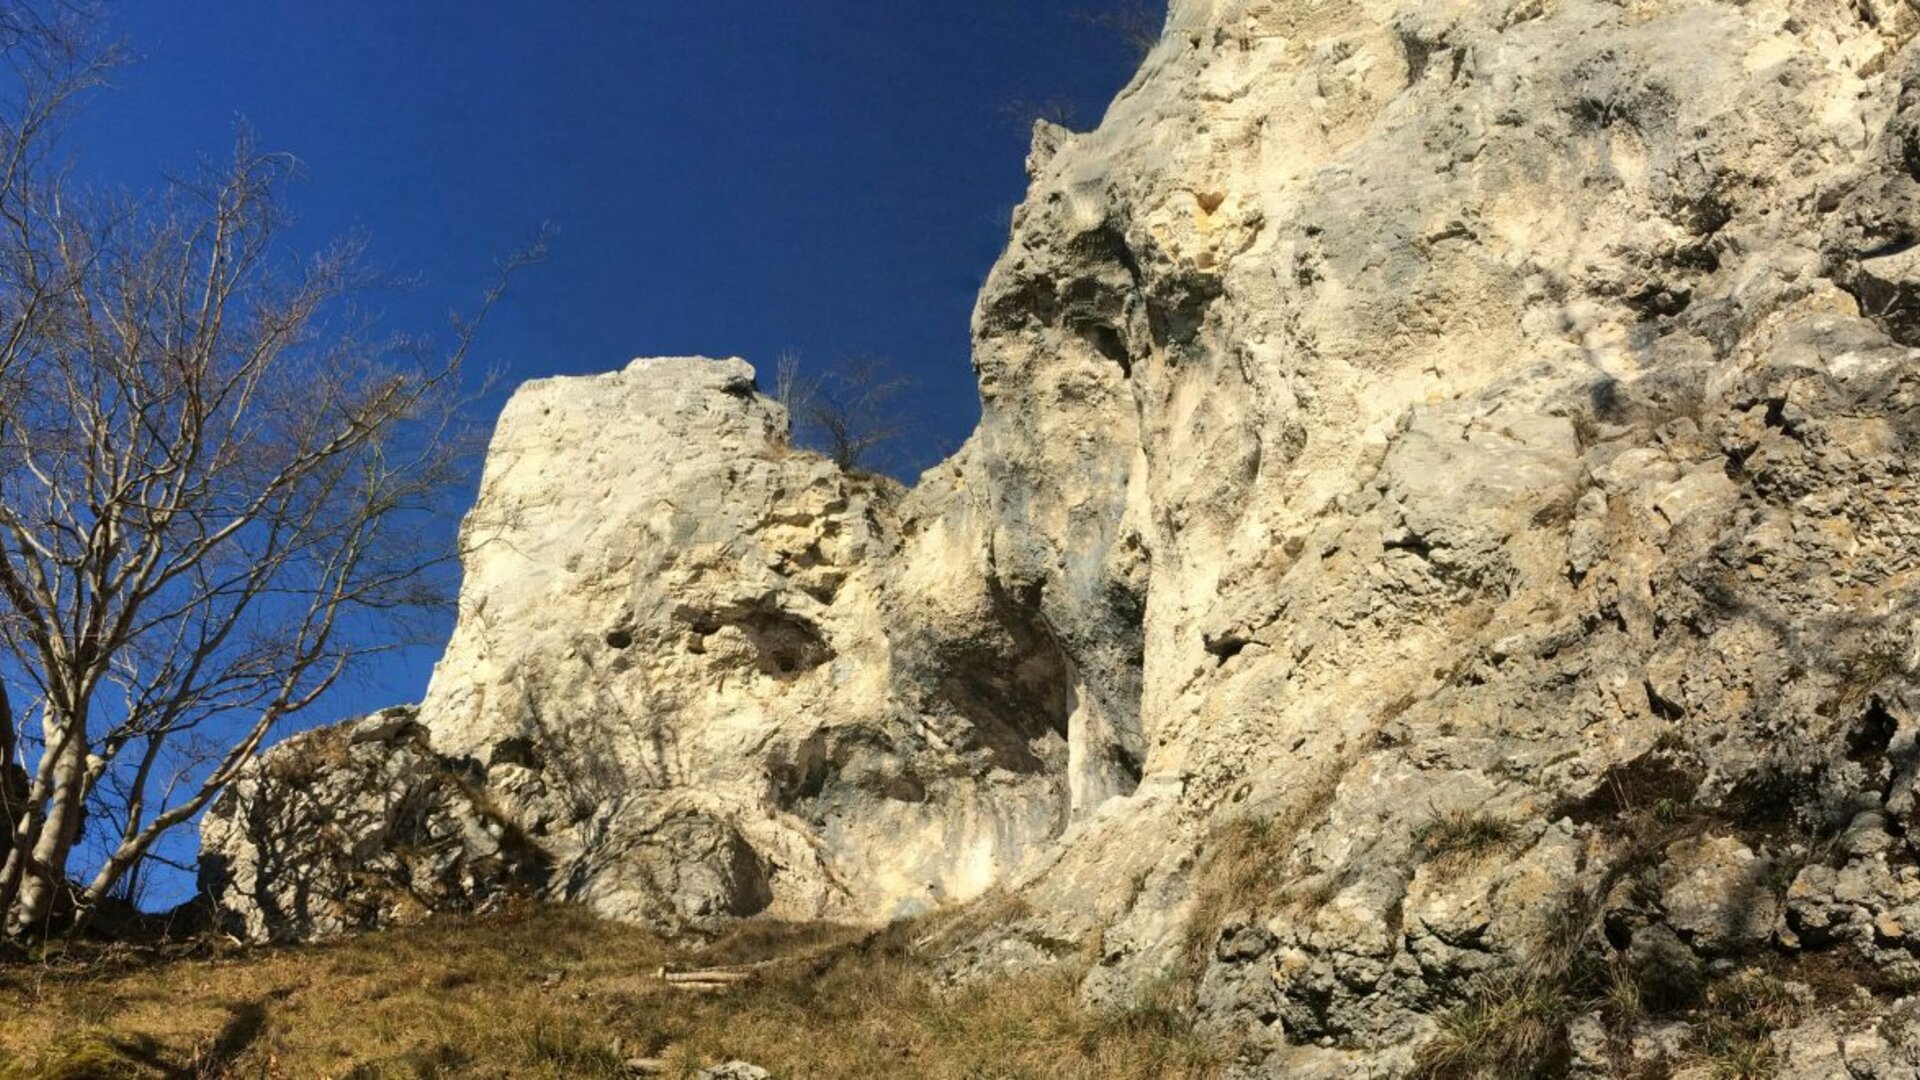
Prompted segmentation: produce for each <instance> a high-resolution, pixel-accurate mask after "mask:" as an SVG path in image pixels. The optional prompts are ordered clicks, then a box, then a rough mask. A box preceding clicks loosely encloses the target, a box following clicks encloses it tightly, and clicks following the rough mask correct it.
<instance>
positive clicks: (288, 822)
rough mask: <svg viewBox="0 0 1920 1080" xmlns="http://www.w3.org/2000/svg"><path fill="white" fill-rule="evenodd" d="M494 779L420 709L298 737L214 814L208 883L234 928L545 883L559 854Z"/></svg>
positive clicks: (333, 923)
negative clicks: (502, 797)
mask: <svg viewBox="0 0 1920 1080" xmlns="http://www.w3.org/2000/svg"><path fill="white" fill-rule="evenodd" d="M483 779H484V778H483V777H482V776H480V775H479V774H478V773H476V772H475V771H474V770H473V769H472V768H471V766H470V764H469V763H466V762H460V761H454V760H451V759H448V758H446V757H443V756H441V755H439V754H436V753H434V751H433V748H432V747H431V746H430V745H429V744H428V741H427V733H426V731H425V729H423V728H422V727H421V726H420V724H419V723H418V721H417V719H416V714H415V711H414V710H413V709H388V710H387V711H385V712H382V713H379V714H376V715H374V716H370V717H367V718H365V719H363V720H357V721H354V722H352V723H348V724H342V725H339V726H337V727H331V728H323V729H320V730H318V731H311V732H307V733H305V734H302V735H297V736H295V737H293V738H291V739H288V740H287V741H286V742H284V743H282V744H281V745H280V746H278V747H276V748H275V750H274V752H273V753H272V754H271V755H269V756H268V757H266V758H265V759H263V760H262V761H261V762H259V763H258V764H256V765H255V766H254V767H252V768H251V769H250V770H249V771H248V772H247V773H246V775H244V776H242V777H241V778H240V779H239V780H237V781H236V782H235V783H234V784H233V785H232V786H230V787H229V788H228V789H227V790H226V791H224V792H223V793H221V795H220V797H219V798H218V799H217V800H215V802H214V804H213V806H211V807H210V808H209V809H208V811H207V815H206V818H205V820H204V822H203V824H202V826H201V831H200V838H201V852H200V866H201V871H200V872H201V881H202V885H203V886H204V887H205V888H206V890H207V891H208V892H210V893H211V894H212V895H214V896H216V897H218V898H219V900H220V904H219V909H220V910H219V920H218V922H219V924H220V926H221V928H222V929H224V930H225V931H227V932H228V933H232V934H234V935H235V936H240V937H245V938H249V939H252V940H258V941H266V940H303V939H311V938H323V937H332V936H335V935H338V934H342V933H346V932H349V931H353V930H369V929H373V928H375V927H380V926H391V925H395V924H401V923H406V922H410V921H414V920H417V919H420V918H422V917H425V916H427V915H430V914H432V913H434V912H443V911H476V910H484V909H486V908H488V907H491V906H493V905H494V904H496V903H498V902H499V901H501V900H503V899H505V898H507V897H509V896H512V895H515V894H520V895H530V894H532V893H534V892H536V891H538V890H539V889H540V887H541V886H542V885H543V884H544V883H545V881H546V878H547V875H548V867H547V863H548V857H547V856H546V854H545V852H543V851H542V850H541V849H540V847H539V846H538V845H537V844H535V843H533V842H532V841H531V840H530V839H529V838H528V837H527V836H526V835H525V834H524V833H523V832H522V830H521V828H520V826H519V824H518V823H517V822H515V821H514V820H513V819H511V818H509V817H507V816H506V815H505V814H503V813H502V812H501V811H500V809H499V808H498V807H496V806H495V805H494V804H493V803H492V801H491V799H490V798H489V796H488V795H487V794H486V792H485V791H484V790H483V787H482V781H483Z"/></svg>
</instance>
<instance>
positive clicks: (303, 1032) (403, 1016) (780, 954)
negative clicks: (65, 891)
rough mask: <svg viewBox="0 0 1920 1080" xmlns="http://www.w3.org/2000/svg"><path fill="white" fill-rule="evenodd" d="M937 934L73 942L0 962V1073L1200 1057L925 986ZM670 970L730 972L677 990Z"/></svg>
mask: <svg viewBox="0 0 1920 1080" xmlns="http://www.w3.org/2000/svg"><path fill="white" fill-rule="evenodd" d="M954 929H956V927H955V926H953V925H952V924H949V925H946V926H941V925H937V924H928V923H920V924H914V925H910V926H909V925H902V926H899V927H896V928H894V929H893V930H890V931H888V932H886V933H883V934H875V933H874V932H872V931H868V930H861V929H854V928H848V927H832V926H812V927H806V926H787V925H770V924H753V925H748V926H743V927H741V928H740V929H739V930H737V931H736V932H734V933H732V934H730V935H728V936H726V937H723V938H721V939H719V940H717V941H715V942H712V943H710V944H705V945H696V944H687V943H672V942H667V941H664V940H662V939H661V938H659V937H658V936H656V935H654V934H651V933H648V932H647V931H644V930H639V929H635V928H633V927H628V926H622V925H619V924H616V923H610V922H607V921H604V920H601V919H597V918H595V917H593V916H591V915H589V914H587V913H586V912H584V911H582V910H581V909H579V908H576V907H533V906H516V907H514V908H512V909H510V910H507V911H504V912H500V913H496V914H493V915H487V916H474V917H452V918H445V919H439V920H435V921H432V922H430V923H427V924H425V925H421V926H416V927H410V928H405V929H396V930H393V931H390V932H387V933H382V934H374V935H367V936H363V937H358V938H354V939H352V940H349V941H344V942H339V943H336V944H330V945H315V946H300V947H284V948H272V949H242V948H236V947H233V946H232V945H230V944H226V943H220V944H214V943H207V944H199V945H193V946H175V947H174V948H173V949H171V950H169V949H159V950H151V951H150V950H146V949H137V948H133V947H129V946H123V947H115V948H108V949H104V950H95V949H90V948H83V947H76V948H75V949H74V950H73V951H72V952H70V953H62V954H57V955H53V956H48V957H44V958H42V959H41V961H40V962H38V963H33V964H27V965H20V966H5V967H0V1015H5V1016H6V1017H7V1022H6V1024H5V1025H0V1076H7V1077H12V1076H21V1077H45V1078H55V1077H58V1078H71V1080H83V1078H85V1080H93V1078H109V1077H177V1076H249V1077H322V1076H330V1077H432V1076H454V1075H458V1076H482V1077H556V1078H557V1077H632V1076H649V1075H657V1076H666V1077H693V1076H696V1075H697V1074H698V1073H699V1071H700V1070H701V1069H702V1068H706V1067H711V1066H717V1065H722V1064H725V1063H727V1062H730V1061H735V1060H745V1061H747V1062H750V1063H755V1064H758V1065H761V1066H763V1067H764V1068H766V1069H768V1070H769V1071H771V1072H772V1073H773V1075H776V1076H780V1077H821V1078H827V1077H889V1076H900V1075H914V1076H928V1077H956V1078H957V1077H969V1076H980V1075H985V1074H989V1073H990V1074H991V1075H994V1076H1006V1077H1034V1078H1040V1077H1073V1076H1084V1077H1097V1076H1170V1077H1172V1076H1183V1075H1191V1076H1198V1075H1204V1074H1205V1072H1206V1070H1207V1069H1208V1068H1209V1066H1210V1065H1211V1064H1213V1059H1212V1058H1211V1056H1210V1052H1209V1051H1208V1050H1206V1049H1205V1048H1204V1047H1202V1046H1201V1045H1200V1044H1199V1043H1198V1042H1197V1041H1196V1040H1194V1039H1193V1038H1192V1037H1191V1036H1189V1035H1187V1034H1186V1033H1185V1028H1184V1025H1183V1024H1182V1023H1181V1022H1180V1020H1179V1018H1178V1016H1177V1014H1174V1013H1172V1012H1170V1011H1168V1010H1164V1009H1161V1010H1135V1011H1132V1012H1128V1013H1123V1014H1113V1015H1108V1016H1090V1015H1087V1014H1085V1013H1083V1012H1082V1011H1081V1010H1080V1009H1079V1008H1078V1007H1077V1005H1076V1004H1075V1001H1074V993H1073V983H1072V981H1071V980H1070V979H1068V978H1064V977H1061V976H1058V975H1052V976H1046V975H1041V976H1024V977H1015V978H1010V979H1005V980H997V981H995V982H994V983H992V984H989V985H982V986H980V987H977V988H973V989H969V990H965V991H961V992H958V993H956V994H951V995H941V994H938V993H936V985H937V984H936V980H935V978H934V973H933V972H932V971H930V970H929V969H928V967H927V965H926V964H925V963H924V962H922V961H919V960H916V959H915V958H914V956H913V955H912V954H911V952H910V950H909V949H908V946H909V945H910V944H911V942H912V941H913V940H915V939H916V938H922V939H923V938H926V937H927V936H928V935H939V934H941V933H951V932H953V930H954ZM669 967H671V968H674V969H678V970H685V971H700V970H703V969H712V968H715V967H726V968H728V969H729V970H732V971H739V972H743V973H746V974H747V975H748V976H749V977H748V979H747V981H745V982H742V983H740V984H739V985H737V986H732V987H727V988H722V989H709V988H704V987H701V986H691V987H689V986H685V985H684V984H682V985H673V984H669V983H668V982H667V981H666V979H665V978H664V977H663V975H662V974H661V972H662V969H664V968H669ZM989 1063H991V1064H989ZM983 1069H984V1070H986V1071H985V1073H983ZM742 1080H745V1078H742Z"/></svg>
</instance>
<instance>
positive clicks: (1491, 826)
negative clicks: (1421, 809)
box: [1414, 809, 1518, 863]
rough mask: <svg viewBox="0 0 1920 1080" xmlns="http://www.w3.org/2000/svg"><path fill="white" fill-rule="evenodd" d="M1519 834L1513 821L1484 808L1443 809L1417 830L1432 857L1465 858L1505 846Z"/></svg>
mask: <svg viewBox="0 0 1920 1080" xmlns="http://www.w3.org/2000/svg"><path fill="white" fill-rule="evenodd" d="M1517 835H1518V830H1517V829H1515V828H1514V826H1513V823H1512V822H1510V821H1505V820H1502V819H1500V818H1497V817H1494V816H1493V815H1491V814H1488V813H1485V812H1484V811H1480V810H1464V809H1455V810H1443V811H1439V812H1438V813H1436V814H1435V815H1434V816H1433V819H1432V820H1430V821H1428V822H1427V823H1426V824H1425V825H1422V826H1421V827H1420V829H1419V831H1418V832H1416V833H1415V834H1414V842H1415V843H1417V844H1419V845H1420V848H1421V850H1422V851H1424V852H1425V853H1426V856H1427V858H1428V859H1429V860H1431V861H1434V862H1442V861H1448V862H1456V863H1458V862H1465V861H1467V860H1470V859H1474V858H1477V857H1480V856H1482V855H1487V854H1491V853H1492V852H1494V851H1496V850H1499V849H1502V848H1505V847H1507V846H1508V845H1510V844H1512V843H1513V841H1514V839H1515V838H1516V837H1517Z"/></svg>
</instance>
